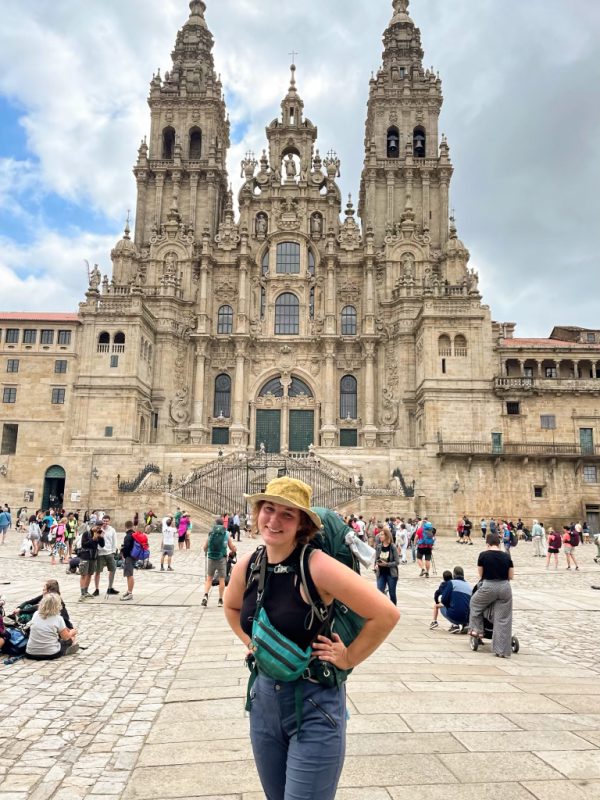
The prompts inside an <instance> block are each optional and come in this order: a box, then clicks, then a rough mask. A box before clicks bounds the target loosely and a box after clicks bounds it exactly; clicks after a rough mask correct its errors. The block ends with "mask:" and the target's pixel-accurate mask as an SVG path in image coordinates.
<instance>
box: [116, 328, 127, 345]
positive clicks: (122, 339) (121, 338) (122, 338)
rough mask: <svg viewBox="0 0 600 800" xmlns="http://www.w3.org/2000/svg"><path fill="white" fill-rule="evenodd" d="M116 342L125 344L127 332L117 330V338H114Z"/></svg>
mask: <svg viewBox="0 0 600 800" xmlns="http://www.w3.org/2000/svg"><path fill="white" fill-rule="evenodd" d="M113 343H114V344H125V334H124V333H123V332H122V331H117V333H115V338H114V339H113Z"/></svg>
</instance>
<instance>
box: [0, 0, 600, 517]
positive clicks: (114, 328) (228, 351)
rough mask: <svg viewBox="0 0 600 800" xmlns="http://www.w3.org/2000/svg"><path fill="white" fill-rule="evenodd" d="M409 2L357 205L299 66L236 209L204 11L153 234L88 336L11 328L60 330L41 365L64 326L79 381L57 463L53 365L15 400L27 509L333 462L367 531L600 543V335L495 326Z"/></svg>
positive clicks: (391, 31) (161, 113)
mask: <svg viewBox="0 0 600 800" xmlns="http://www.w3.org/2000/svg"><path fill="white" fill-rule="evenodd" d="M408 5H409V3H408V0H394V1H393V10H392V18H391V20H390V23H389V25H388V27H387V29H386V31H385V33H384V37H383V41H384V51H383V60H382V65H381V67H380V69H379V70H378V72H377V73H376V75H374V76H373V77H372V78H371V81H370V87H369V100H368V107H367V115H366V127H365V153H364V165H363V170H362V177H361V182H360V192H359V201H358V207H357V209H355V208H354V206H353V204H352V201H351V200H350V199H349V200H348V201H347V202H346V201H345V199H343V198H342V196H341V192H340V189H339V186H338V183H337V178H338V177H339V173H340V161H339V159H338V157H337V155H336V154H335V153H334V152H329V153H327V154H322V153H321V152H320V150H319V146H318V136H317V133H318V132H317V127H316V125H315V124H313V122H312V121H311V120H310V119H309V118H308V117H307V116H306V115H305V108H304V103H303V101H302V99H301V96H300V92H299V88H298V86H297V80H296V68H295V65H292V67H291V77H290V83H289V88H288V90H287V94H286V95H285V96H284V97H283V100H282V102H281V108H280V110H279V113H278V116H277V117H276V118H275V119H274V120H273V121H272V122H271V123H270V124H269V125H268V126H267V128H266V142H265V149H264V150H263V152H262V154H261V155H259V156H255V155H254V154H252V153H248V154H247V156H246V157H245V159H244V161H243V162H242V165H241V169H242V177H243V185H242V187H241V189H240V191H239V194H238V197H237V204H234V197H233V195H232V192H231V190H230V188H229V179H228V174H227V167H226V161H227V154H228V148H229V144H230V143H229V122H228V117H227V109H226V105H225V102H224V99H223V87H222V85H221V84H220V82H219V80H218V78H217V76H216V73H215V68H214V63H213V55H212V47H213V37H212V35H211V33H210V31H209V29H208V26H207V22H206V5H205V3H204V2H203V1H202V0H192V2H191V3H190V15H189V19H188V20H187V22H186V23H185V25H184V26H183V28H182V29H181V30H180V31H179V32H178V34H177V38H176V43H175V48H174V50H173V53H172V60H173V64H172V68H171V70H169V72H167V73H165V75H164V77H161V76H160V75H159V74H157V75H155V76H154V77H153V79H152V81H151V84H150V95H149V99H148V102H149V106H150V129H149V136H148V140H147V141H146V140H144V141H143V142H142V144H141V146H140V148H139V151H138V158H137V162H136V164H135V167H134V175H135V180H136V182H137V206H136V211H135V221H134V224H133V225H132V229H130V226H129V223H128V225H127V227H126V229H125V233H124V236H123V238H122V239H121V240H120V241H119V242H118V243H117V245H116V246H115V248H114V249H113V251H112V253H111V259H112V275H106V276H104V277H102V275H101V273H100V270H99V268H97V267H94V268H93V269H92V270H91V272H90V276H89V278H90V281H89V289H88V291H87V292H86V296H85V300H84V301H83V302H82V303H81V304H80V307H79V313H78V315H77V316H76V317H74V316H73V315H65V316H64V318H61V319H62V321H61V319H56V320H48V319H46V320H44V319H37V320H35V319H32V318H31V316H32V315H29V316H28V315H27V314H23V315H20V316H19V315H17V317H18V319H16V318H15V315H12V317H13V318H12V321H11V319H10V318H9V317H11V315H0V325H1V326H2V327H3V328H4V329H5V331H8V330H9V328H10V329H11V330H15V329H17V328H18V329H19V330H21V329H22V330H23V331H24V330H32V329H38V332H39V334H40V335H39V337H37V341H34V342H33V344H32V345H31V343H30V345H31V346H30V347H29V348H28V349H27V347H26V343H25V342H24V340H22V336H21V333H19V334H17V337H16V338H17V341H16V342H13V343H12V345H13V347H12V350H10V348H9V344H10V343H8V342H7V341H6V337H5V336H4V337H3V338H2V345H1V346H2V351H3V352H2V355H3V356H5V357H7V358H8V356H11V359H12V360H13V361H14V360H15V358H16V357H17V356H20V358H21V359H23V363H24V364H25V363H26V362H27V359H29V360H30V361H31V359H32V358H33V356H34V355H36V356H41V355H44V352H42V348H43V345H42V343H41V340H42V333H43V331H44V330H45V331H48V330H50V329H53V328H56V332H57V335H58V331H59V330H63V331H64V330H67V329H69V330H71V331H72V339H70V345H69V351H70V352H69V359H71V361H70V370H69V372H67V373H63V382H62V383H60V381H58V384H60V385H58V384H57V376H56V374H54V375H53V380H52V379H51V380H49V381H48V389H49V390H50V389H52V391H54V389H57V388H58V389H60V388H61V387H62V388H63V389H64V390H65V391H64V393H63V395H62V396H63V409H60V410H59V412H58V417H57V420H56V421H55V424H54V425H53V433H52V436H51V437H50V442H51V447H50V446H46V445H45V444H44V442H46V441H47V437H43V438H42V443H41V444H40V441H39V439H38V441H37V446H36V448H35V455H34V453H33V448H32V446H31V443H30V436H34V437H35V436H36V435H38V434H36V431H37V430H38V429H37V428H36V426H37V425H38V424H39V425H41V424H42V422H43V420H42V419H41V417H43V415H44V413H45V412H43V411H42V410H40V411H39V415H38V412H35V413H33V414H32V413H31V412H30V410H29V408H28V405H27V404H28V402H29V400H28V390H27V382H28V381H34V380H35V381H39V380H42V379H43V375H42V373H41V372H40V370H42V372H43V369H44V367H43V366H42V365H43V363H45V362H44V361H43V359H41V357H38V358H37V360H36V361H35V368H34V367H32V368H31V369H29V372H28V374H27V375H25V373H24V372H23V370H21V377H19V376H18V374H16V375H13V379H14V380H13V383H10V385H9V384H8V383H5V386H4V389H6V388H8V389H12V388H15V390H16V391H15V396H16V397H17V398H18V399H17V400H16V401H15V402H13V403H12V404H11V403H8V404H7V403H4V404H3V406H2V417H3V424H4V428H6V427H7V426H12V428H11V429H10V430H11V431H13V433H14V427H15V426H17V427H19V425H20V427H21V431H20V433H19V439H18V444H17V440H16V439H15V443H14V449H13V445H12V441H13V439H12V438H11V437H12V436H13V433H10V434H7V435H6V443H5V435H3V443H2V447H3V456H2V457H1V459H0V460H2V459H3V460H4V461H5V462H6V464H5V466H7V467H8V470H9V471H8V473H7V474H5V475H4V477H3V478H0V480H4V481H5V483H6V485H7V492H8V494H11V493H12V496H13V503H14V504H15V505H16V504H17V502H18V501H17V495H19V493H20V492H21V491H22V487H24V486H28V487H29V486H30V484H31V485H32V486H33V487H34V488H33V489H31V488H30V489H29V491H30V492H33V493H34V497H35V498H38V497H39V501H40V502H41V500H42V497H43V498H44V500H45V499H47V498H48V496H49V494H48V492H49V490H48V485H47V478H46V477H45V476H46V472H45V471H47V470H48V469H50V468H54V467H60V468H61V469H63V471H64V473H65V476H64V481H65V483H64V486H63V489H64V491H65V504H66V505H69V497H78V498H79V502H78V503H76V504H79V505H82V506H83V507H86V506H88V505H98V504H100V505H103V506H105V507H107V508H118V507H119V505H120V500H119V491H118V483H119V480H120V479H121V476H134V475H135V473H136V471H137V470H138V469H139V468H140V467H141V466H143V465H144V464H146V463H152V464H154V465H157V466H158V468H159V470H160V471H161V472H162V474H164V475H166V474H169V475H170V476H171V480H172V484H170V486H171V485H175V484H177V481H178V479H180V478H182V477H183V476H185V475H187V474H188V473H189V472H190V470H194V469H195V468H197V467H198V466H199V465H202V464H206V463H208V462H210V461H211V460H214V459H215V458H219V457H223V455H227V454H236V453H237V454H240V457H242V456H243V454H246V457H247V454H248V453H251V452H254V451H257V452H266V453H271V454H275V453H282V454H298V455H299V456H300V455H301V454H307V453H308V454H310V455H311V456H312V457H315V454H316V456H317V457H318V458H319V459H323V463H327V464H329V465H331V466H332V467H337V469H339V471H340V474H345V475H348V476H349V480H350V481H353V482H354V483H356V482H359V483H360V487H361V496H360V498H359V501H357V502H359V504H360V507H361V508H362V509H363V510H365V511H366V510H371V509H372V510H375V509H376V507H377V506H378V504H379V506H380V505H381V503H382V502H384V501H383V498H384V497H387V498H388V499H387V500H385V503H386V505H387V508H386V509H381V510H382V511H387V510H388V509H389V511H390V512H391V511H394V510H399V511H402V512H403V513H410V512H420V513H425V514H430V515H433V516H437V518H438V519H441V520H443V521H444V522H445V523H447V524H450V521H451V520H452V519H454V518H455V517H457V516H458V515H459V514H461V513H463V512H467V513H468V514H469V515H470V516H471V517H472V518H477V517H480V516H489V515H491V514H494V515H506V516H509V515H512V516H515V517H516V516H522V517H523V518H525V517H527V516H542V517H544V519H546V518H548V519H553V520H557V521H558V520H559V519H567V518H579V519H581V518H583V517H585V516H587V517H588V519H589V520H590V523H591V524H592V526H597V524H598V514H599V513H600V505H599V503H600V500H599V488H600V484H599V483H598V471H599V470H600V463H599V462H600V448H599V445H598V443H600V400H599V397H600V333H599V332H597V331H591V330H580V329H578V328H575V327H568V328H560V329H559V328H556V329H555V330H554V331H553V332H552V334H551V335H550V337H549V338H548V339H518V338H515V336H514V324H512V323H506V324H502V323H496V322H493V321H492V319H491V316H490V310H489V307H488V306H487V305H484V304H483V302H482V297H481V295H480V292H479V288H478V275H477V272H476V271H475V270H473V269H471V268H470V267H469V252H468V250H467V248H466V247H465V245H464V244H463V243H462V242H461V240H460V239H459V237H458V233H457V229H456V225H455V223H454V220H453V219H452V218H451V217H450V214H449V205H448V203H449V201H448V197H449V187H450V182H451V178H452V173H453V165H452V162H451V159H450V148H449V144H448V142H447V141H446V139H445V137H444V136H443V135H440V130H439V117H440V111H441V107H442V101H443V98H442V87H441V81H440V78H439V76H438V75H437V74H435V73H434V72H432V71H430V70H428V69H424V67H423V49H422V44H421V36H420V31H419V29H418V28H417V27H416V26H415V24H414V22H413V20H412V18H411V17H410V16H409V13H408ZM235 205H237V209H238V210H237V212H236V210H235ZM33 316H35V315H33ZM37 316H38V317H40V316H43V315H37ZM11 326H12V327H11ZM44 326H45V327H44ZM61 326H62V328H61ZM12 336H13V339H14V336H15V335H14V334H13V335H12ZM46 338H48V337H47V336H46ZM7 348H8V349H7ZM15 348H16V350H15ZM32 348H33V352H32ZM46 349H48V348H46ZM51 349H52V348H51ZM46 355H47V360H48V359H49V360H48V365H49V366H48V369H50V368H51V367H50V364H51V361H52V360H54V361H55V362H56V360H57V359H55V358H54V355H55V354H54V353H53V352H50V353H46ZM58 360H61V359H58ZM63 360H64V359H63ZM31 363H33V362H31ZM44 374H45V373H44ZM59 374H60V373H59ZM4 377H6V375H5V376H4ZM21 381H22V383H21ZM13 384H14V385H13ZM55 384H57V385H55ZM9 395H10V396H12V395H11V394H10V393H9ZM54 396H55V394H52V397H54ZM59 396H60V395H59ZM19 402H20V403H21V407H20V408H19ZM52 405H57V404H55V403H53V404H52ZM52 411H53V412H54V413H57V412H56V409H52ZM61 413H62V417H61ZM11 415H12V416H11ZM36 415H37V416H36ZM38 416H39V417H40V419H38ZM46 422H47V420H46ZM45 449H46V451H47V452H44V450H45ZM63 462H64V463H63ZM94 475H100V476H102V477H103V478H104V479H105V482H104V484H103V485H102V486H101V485H100V484H101V480H100V479H99V478H98V479H97V480H96V479H95V478H94V477H93V476H94ZM117 478H118V479H119V480H117ZM9 486H10V487H11V488H10V490H9V489H8V487H9ZM386 493H387V494H386ZM8 494H7V497H8ZM92 494H93V496H92ZM394 497H396V498H397V499H396V500H394ZM378 498H380V499H379V500H378ZM0 499H2V498H0ZM32 502H33V504H34V505H35V504H36V503H37V500H36V499H34V500H33V501H32ZM71 505H73V503H71Z"/></svg>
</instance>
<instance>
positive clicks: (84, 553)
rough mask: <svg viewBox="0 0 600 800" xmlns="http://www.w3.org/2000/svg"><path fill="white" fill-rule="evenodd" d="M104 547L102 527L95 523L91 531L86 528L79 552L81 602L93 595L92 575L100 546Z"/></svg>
mask: <svg viewBox="0 0 600 800" xmlns="http://www.w3.org/2000/svg"><path fill="white" fill-rule="evenodd" d="M99 547H104V536H103V533H102V527H101V526H100V525H95V526H94V527H93V528H92V529H91V531H88V530H85V531H84V532H83V534H82V536H81V547H80V549H79V551H78V553H77V555H78V556H79V558H80V559H81V561H80V562H79V574H80V576H81V577H80V579H79V588H80V591H81V597H80V598H79V602H80V603H84V602H85V601H86V600H91V599H92V595H91V594H90V593H89V591H88V590H89V586H90V581H91V580H92V575H93V574H94V573H95V572H96V560H97V557H98V548H99Z"/></svg>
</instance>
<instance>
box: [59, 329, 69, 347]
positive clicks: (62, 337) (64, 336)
mask: <svg viewBox="0 0 600 800" xmlns="http://www.w3.org/2000/svg"><path fill="white" fill-rule="evenodd" d="M58 343H59V344H71V331H59V332H58Z"/></svg>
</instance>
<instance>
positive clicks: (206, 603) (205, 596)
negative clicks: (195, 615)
mask: <svg viewBox="0 0 600 800" xmlns="http://www.w3.org/2000/svg"><path fill="white" fill-rule="evenodd" d="M200 605H202V606H204V607H205V608H206V606H207V605H208V595H207V594H205V595H204V597H203V598H202V602H201V603H200Z"/></svg>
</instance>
